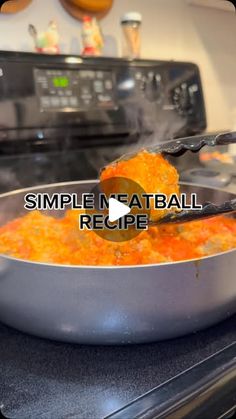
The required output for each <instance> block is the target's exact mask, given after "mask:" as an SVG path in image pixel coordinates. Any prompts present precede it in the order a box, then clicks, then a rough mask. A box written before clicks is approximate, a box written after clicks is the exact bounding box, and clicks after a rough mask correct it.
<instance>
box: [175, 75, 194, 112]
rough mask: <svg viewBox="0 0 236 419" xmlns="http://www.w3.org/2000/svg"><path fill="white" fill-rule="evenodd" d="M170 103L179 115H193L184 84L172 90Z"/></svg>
mask: <svg viewBox="0 0 236 419" xmlns="http://www.w3.org/2000/svg"><path fill="white" fill-rule="evenodd" d="M172 102H173V104H174V106H175V109H176V110H177V111H178V113H179V114H180V115H184V116H186V115H190V114H192V113H193V103H192V97H191V95H190V93H189V89H188V86H187V84H186V83H183V84H181V86H179V87H176V88H175V89H174V92H173V96H172Z"/></svg>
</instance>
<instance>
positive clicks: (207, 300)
mask: <svg viewBox="0 0 236 419" xmlns="http://www.w3.org/2000/svg"><path fill="white" fill-rule="evenodd" d="M93 186H94V182H90V181H89V182H73V183H64V184H57V185H48V186H43V187H40V188H30V189H25V190H20V191H15V192H11V193H7V194H4V195H0V225H3V224H4V223H5V222H7V221H9V220H10V219H13V218H14V217H18V216H19V215H22V214H24V209H23V197H24V195H25V193H26V192H28V191H35V192H36V191H37V192H48V193H49V192H50V193H53V192H65V191H66V192H68V193H72V192H76V193H78V194H79V195H80V194H81V193H83V192H86V191H87V192H88V191H90V190H91V188H92V187H93ZM182 190H185V191H187V192H190V191H191V192H197V193H198V194H199V200H201V201H206V200H211V201H213V202H216V203H220V202H223V201H224V200H226V199H231V198H233V197H234V195H233V194H229V193H226V192H223V191H220V190H216V189H208V188H203V187H198V186H189V185H185V186H184V185H183V186H182ZM55 251H56V249H55ZM235 272H236V250H232V251H229V252H225V253H221V254H218V255H216V256H210V257H205V258H203V259H201V260H189V261H185V262H176V263H165V264H156V265H145V266H127V267H90V266H82V267H81V266H59V265H50V264H44V263H34V262H27V261H21V260H17V259H13V258H10V257H6V256H4V255H0V320H1V321H2V322H4V323H5V324H7V325H9V326H12V327H15V328H17V329H19V330H21V331H24V332H28V333H31V334H34V335H37V336H41V337H45V338H49V339H56V340H62V341H68V342H78V343H86V344H127V343H141V342H150V341H157V340H161V339H167V338H173V337H176V336H180V335H184V334H187V333H190V332H193V331H196V330H199V329H202V328H205V327H207V326H210V325H212V324H214V323H216V322H218V321H220V320H222V319H224V318H226V317H227V316H230V315H232V314H233V313H234V312H236V278H235Z"/></svg>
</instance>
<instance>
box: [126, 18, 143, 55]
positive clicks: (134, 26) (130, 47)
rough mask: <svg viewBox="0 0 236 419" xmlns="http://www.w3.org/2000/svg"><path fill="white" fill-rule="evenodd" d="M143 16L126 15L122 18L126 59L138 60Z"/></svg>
mask: <svg viewBox="0 0 236 419" xmlns="http://www.w3.org/2000/svg"><path fill="white" fill-rule="evenodd" d="M141 23H142V16H141V14H140V13H138V12H128V13H125V14H124V16H122V18H121V26H122V31H123V46H122V50H123V51H122V53H123V56H124V57H128V58H138V57H140V49H141V33H140V32H141V31H140V29H141Z"/></svg>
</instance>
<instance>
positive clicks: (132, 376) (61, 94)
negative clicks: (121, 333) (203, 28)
mask: <svg viewBox="0 0 236 419" xmlns="http://www.w3.org/2000/svg"><path fill="white" fill-rule="evenodd" d="M205 128H206V117H205V110H204V99H203V92H202V87H201V80H200V74H199V70H198V68H197V66H196V65H195V64H193V63H185V62H173V61H171V62H170V61H154V60H134V61H129V60H123V59H110V58H82V57H77V56H44V55H37V54H27V53H15V52H0V193H1V192H5V191H8V190H12V189H16V188H21V187H27V186H32V185H37V184H46V183H53V182H60V181H71V180H80V179H91V178H95V177H96V176H97V173H98V169H99V168H100V167H101V166H103V165H104V164H105V163H107V162H108V161H111V160H113V159H114V158H116V157H118V156H119V155H120V154H122V153H123V152H124V151H129V150H130V148H131V147H132V148H133V147H140V146H141V145H150V143H151V144H152V143H153V141H155V142H156V141H157V140H158V141H164V140H169V139H171V138H173V137H180V136H186V135H194V134H197V133H200V132H202V131H204V130H205ZM195 164H196V165H198V158H197V156H195V157H194V156H193V155H191V159H190V160H188V161H184V162H183V167H184V169H186V170H187V169H189V168H192V167H193V166H194V165H195ZM235 324H236V317H235V316H234V317H231V318H229V319H228V320H225V321H224V322H222V323H220V324H219V325H216V326H214V327H211V328H209V329H207V330H205V331H202V332H198V333H196V334H193V335H189V336H186V337H182V338H179V339H174V340H170V341H166V342H157V343H152V344H146V345H134V346H120V347H105V346H103V347H102V346H99V347H98V346H80V345H71V344H63V343H59V342H52V341H47V340H43V339H39V338H35V337H32V336H28V335H26V334H23V333H20V332H18V331H16V330H13V329H10V328H8V327H7V326H5V325H2V324H1V325H0V406H1V407H0V410H1V412H2V417H6V418H11V419H13V418H16V419H35V418H42V419H66V418H67V419H69V418H78V419H90V418H91V419H97V418H98V419H99V418H106V417H110V418H114V419H120V418H122V419H123V418H124V419H133V418H143V419H144V418H145V419H147V418H176V419H179V418H189V419H190V418H191V419H208V418H209V419H216V418H223V417H227V416H228V417H229V416H232V412H233V409H234V408H235V406H236V396H235V395H236V372H235V371H236V368H235V364H236V344H235V341H236V328H235ZM185 371H186V372H185ZM225 415H227V416H225Z"/></svg>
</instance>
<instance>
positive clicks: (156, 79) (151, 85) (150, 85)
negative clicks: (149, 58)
mask: <svg viewBox="0 0 236 419" xmlns="http://www.w3.org/2000/svg"><path fill="white" fill-rule="evenodd" d="M145 96H146V98H147V99H148V100H149V101H150V102H157V101H159V99H160V96H161V78H160V76H159V75H154V74H152V75H150V76H149V78H148V81H147V85H146V89H145Z"/></svg>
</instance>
